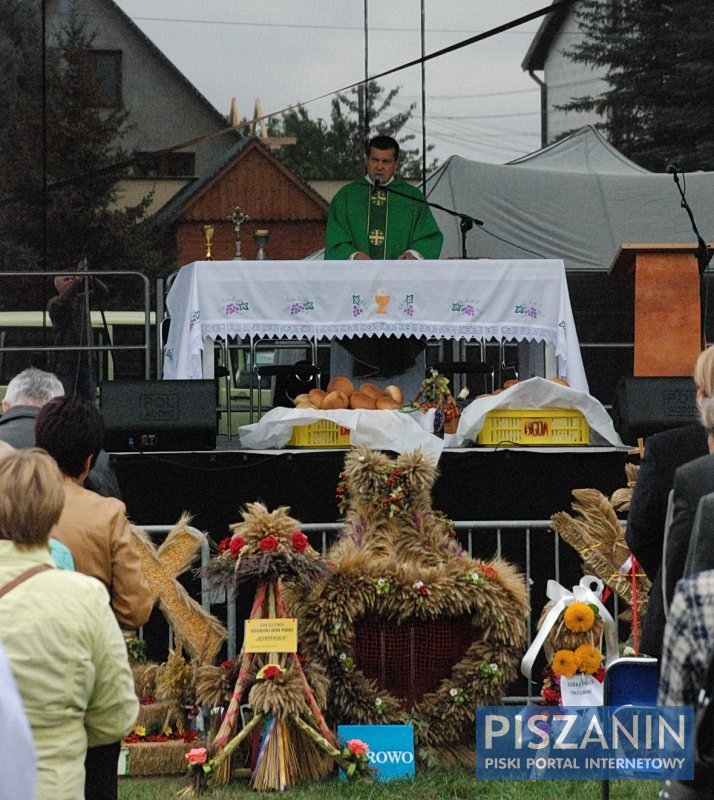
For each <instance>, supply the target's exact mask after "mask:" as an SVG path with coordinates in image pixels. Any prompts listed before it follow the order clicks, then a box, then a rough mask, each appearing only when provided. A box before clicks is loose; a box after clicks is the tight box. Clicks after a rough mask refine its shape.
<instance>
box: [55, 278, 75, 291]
mask: <svg viewBox="0 0 714 800" xmlns="http://www.w3.org/2000/svg"><path fill="white" fill-rule="evenodd" d="M73 280H74V278H73V277H72V276H71V275H58V276H57V277H56V278H55V289H57V291H58V292H59V293H60V294H62V292H63V291H64V290H65V289H66V288H67V287H68V286H69V285H70V283H72V281H73Z"/></svg>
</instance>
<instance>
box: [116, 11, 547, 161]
mask: <svg viewBox="0 0 714 800" xmlns="http://www.w3.org/2000/svg"><path fill="white" fill-rule="evenodd" d="M115 2H116V3H117V4H118V5H119V6H120V7H121V8H122V10H123V11H124V12H125V13H127V14H128V15H129V16H130V17H131V18H132V19H133V20H134V21H135V22H136V24H137V25H138V26H139V27H140V28H141V29H142V30H143V31H144V33H145V34H146V35H147V36H148V37H149V38H150V39H151V40H152V41H153V42H154V43H155V44H156V45H157V46H158V47H159V48H160V49H161V50H162V51H163V52H164V53H165V54H166V56H168V58H169V59H170V60H171V61H173V62H174V64H175V65H176V66H177V67H178V68H179V69H180V70H181V71H182V72H183V73H184V75H185V76H186V77H187V78H188V79H189V80H190V81H191V83H193V84H194V86H196V88H197V89H198V90H199V91H200V92H201V93H202V94H204V95H205V96H206V97H207V98H208V100H210V102H211V103H213V105H215V106H216V108H217V109H218V110H219V111H221V112H223V113H225V114H227V113H228V110H229V107H230V102H231V98H232V97H235V98H236V100H237V102H238V109H239V112H240V115H241V116H247V117H252V115H253V107H254V103H255V100H256V98H260V101H261V104H262V108H263V112H264V113H270V112H274V111H278V110H281V109H283V108H285V107H287V106H290V105H293V104H295V103H306V104H307V110H308V113H309V115H310V116H311V117H312V118H319V117H323V118H328V117H329V100H319V101H315V102H308V101H310V100H312V99H313V98H317V97H319V96H321V95H324V94H328V93H331V92H334V91H336V90H338V89H340V88H342V87H344V86H347V85H349V84H352V83H354V82H356V81H360V80H362V79H363V77H364V74H365V35H364V10H365V0H242V1H241V0H201V2H200V3H196V2H195V0H115ZM366 2H367V18H368V29H369V34H368V63H369V73H370V75H376V74H378V73H380V72H382V71H385V70H388V69H391V68H392V67H396V66H399V65H400V64H403V63H406V62H408V61H411V60H413V59H415V58H418V57H419V56H420V55H421V36H420V25H421V5H422V4H421V0H366ZM547 5H550V0H424V8H425V27H426V36H425V49H426V53H427V54H429V53H431V52H434V51H437V50H440V49H442V48H444V47H447V46H449V45H451V44H454V43H457V42H459V41H462V40H464V39H467V38H469V37H470V36H473V35H475V34H477V33H482V32H484V31H487V30H489V29H491V28H494V27H496V26H499V25H503V24H504V23H506V22H509V21H511V20H515V19H517V18H519V17H522V16H524V15H526V14H529V13H531V12H533V11H536V10H538V9H540V8H543V7H545V6H547ZM539 24H540V20H533V21H531V22H527V23H524V24H523V25H521V26H519V27H518V28H515V29H513V30H512V31H509V32H506V33H502V34H499V35H497V36H494V37H493V38H491V39H488V40H485V41H483V42H478V43H476V44H473V45H470V46H468V47H465V48H462V49H461V50H459V51H457V52H455V53H452V54H449V55H446V56H442V57H440V58H437V59H433V60H432V61H429V62H427V65H426V81H425V86H426V129H427V141H428V142H429V143H431V144H433V145H434V146H435V154H436V155H437V156H438V157H439V158H440V159H441V160H443V159H445V158H448V157H449V156H450V155H460V156H464V157H465V158H470V159H475V160H480V161H489V162H494V163H503V162H505V161H508V160H510V159H512V158H516V157H517V156H520V155H523V154H525V153H529V152H532V151H533V150H537V149H538V147H539V146H540V119H539V102H540V95H539V90H538V87H537V85H536V84H535V82H534V81H533V80H532V78H530V77H529V76H528V75H527V74H526V73H524V72H523V70H522V69H521V62H522V60H523V57H524V55H525V53H526V51H527V49H528V47H529V45H530V43H531V41H532V39H533V36H534V35H535V33H536V31H537V29H538V26H539ZM380 83H381V84H382V85H383V86H384V87H385V88H388V89H391V88H393V87H395V86H400V87H401V90H400V92H399V95H398V97H397V98H396V100H395V102H394V104H393V108H394V110H395V111H402V110H404V109H405V108H406V107H407V106H408V104H409V103H411V102H416V103H417V109H416V112H415V116H414V119H413V120H412V122H411V123H410V125H409V129H410V132H413V133H415V134H416V135H417V141H418V143H419V144H421V68H420V67H419V66H416V67H411V68H409V69H406V70H402V71H400V72H398V73H395V74H393V75H390V76H388V77H385V78H383V79H381V80H380Z"/></svg>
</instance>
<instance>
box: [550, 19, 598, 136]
mask: <svg viewBox="0 0 714 800" xmlns="http://www.w3.org/2000/svg"><path fill="white" fill-rule="evenodd" d="M582 40H583V35H582V33H581V32H580V31H579V29H578V25H577V22H576V21H575V19H574V17H573V15H572V13H571V14H568V17H567V19H566V20H565V22H564V23H563V25H562V26H561V28H560V30H559V32H558V34H557V35H556V36H555V38H554V40H553V44H552V46H551V48H550V50H549V53H548V56H547V57H546V60H545V69H544V80H545V83H546V85H547V87H548V142H553V141H555V139H557V138H558V136H560V135H562V134H563V133H565V132H566V131H572V130H575V129H577V128H581V127H583V126H584V125H593V124H595V123H596V122H598V121H600V116H599V115H598V114H595V113H592V112H588V113H585V112H577V113H576V112H572V111H570V112H565V111H559V110H557V109H556V108H555V106H558V105H563V104H565V103H568V102H569V101H570V100H572V99H573V98H575V97H582V96H583V95H598V94H600V93H601V92H602V91H603V90H604V89H606V88H607V84H606V83H604V81H603V80H602V78H601V77H600V76H602V75H604V73H605V70H604V69H602V68H598V69H597V70H593V69H591V68H590V67H589V66H588V65H587V64H579V63H575V62H574V61H571V60H570V59H568V58H566V57H565V56H564V55H563V51H564V50H570V49H572V48H573V46H574V45H576V44H577V43H579V42H581V41H582Z"/></svg>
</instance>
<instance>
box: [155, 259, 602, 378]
mask: <svg viewBox="0 0 714 800" xmlns="http://www.w3.org/2000/svg"><path fill="white" fill-rule="evenodd" d="M167 307H168V310H169V314H170V315H171V326H170V330H169V336H168V340H167V343H166V350H165V357H164V378H184V379H191V378H201V377H203V376H204V370H203V358H202V356H203V350H204V344H205V342H206V341H207V340H215V339H219V338H222V339H225V338H226V337H229V336H236V337H241V338H243V337H250V338H251V340H255V339H256V338H261V337H276V338H280V337H287V338H310V339H317V338H322V337H327V338H333V337H336V338H351V337H353V336H426V337H428V338H446V339H466V340H474V339H476V340H482V339H483V340H493V339H495V340H503V341H509V340H510V341H513V340H515V341H529V342H544V343H546V344H548V345H552V346H553V348H554V352H555V357H556V363H557V370H558V375H559V376H560V377H563V378H566V379H567V380H568V382H569V383H570V385H571V386H572V387H573V388H575V389H579V390H581V391H584V392H587V391H588V384H587V379H586V377H585V370H584V368H583V362H582V357H581V355H580V347H579V344H578V336H577V332H576V330H575V323H574V321H573V313H572V309H571V306H570V297H569V295H568V287H567V283H566V279H565V269H564V266H563V262H562V261H560V260H527V261H526V260H513V261H505V260H504V261H501V260H499V261H493V260H489V259H479V260H456V259H447V260H441V261H408V260H407V261H239V260H236V261H196V262H193V263H191V264H187V265H186V266H184V267H182V268H181V269H180V270H179V273H178V275H177V276H176V279H175V280H174V282H173V284H172V286H171V289H170V291H169V294H168V297H167Z"/></svg>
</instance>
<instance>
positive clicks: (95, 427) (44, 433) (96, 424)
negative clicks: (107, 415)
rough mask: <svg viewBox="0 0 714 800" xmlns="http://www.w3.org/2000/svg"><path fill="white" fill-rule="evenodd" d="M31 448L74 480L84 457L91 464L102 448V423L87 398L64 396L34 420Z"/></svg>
mask: <svg viewBox="0 0 714 800" xmlns="http://www.w3.org/2000/svg"><path fill="white" fill-rule="evenodd" d="M35 444H36V445H37V447H42V448H43V449H44V450H47V452H48V453H49V454H50V455H51V456H52V458H54V460H55V461H56V462H57V463H58V464H59V468H60V469H61V470H62V472H63V473H64V474H65V475H69V476H70V477H71V478H78V477H79V476H80V475H81V474H82V471H83V470H84V466H85V463H86V461H87V456H92V461H93V462H94V461H95V460H96V458H97V455H98V454H99V451H100V450H101V449H102V445H103V444H104V420H103V419H102V415H101V413H100V411H99V409H98V408H97V407H96V406H95V405H94V403H93V402H92V401H91V400H90V399H89V398H87V397H84V396H83V395H80V394H68V395H66V396H65V397H56V398H55V399H54V400H50V402H49V403H47V404H46V405H45V406H43V407H42V410H41V411H40V413H39V414H38V415H37V419H36V420H35Z"/></svg>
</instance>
